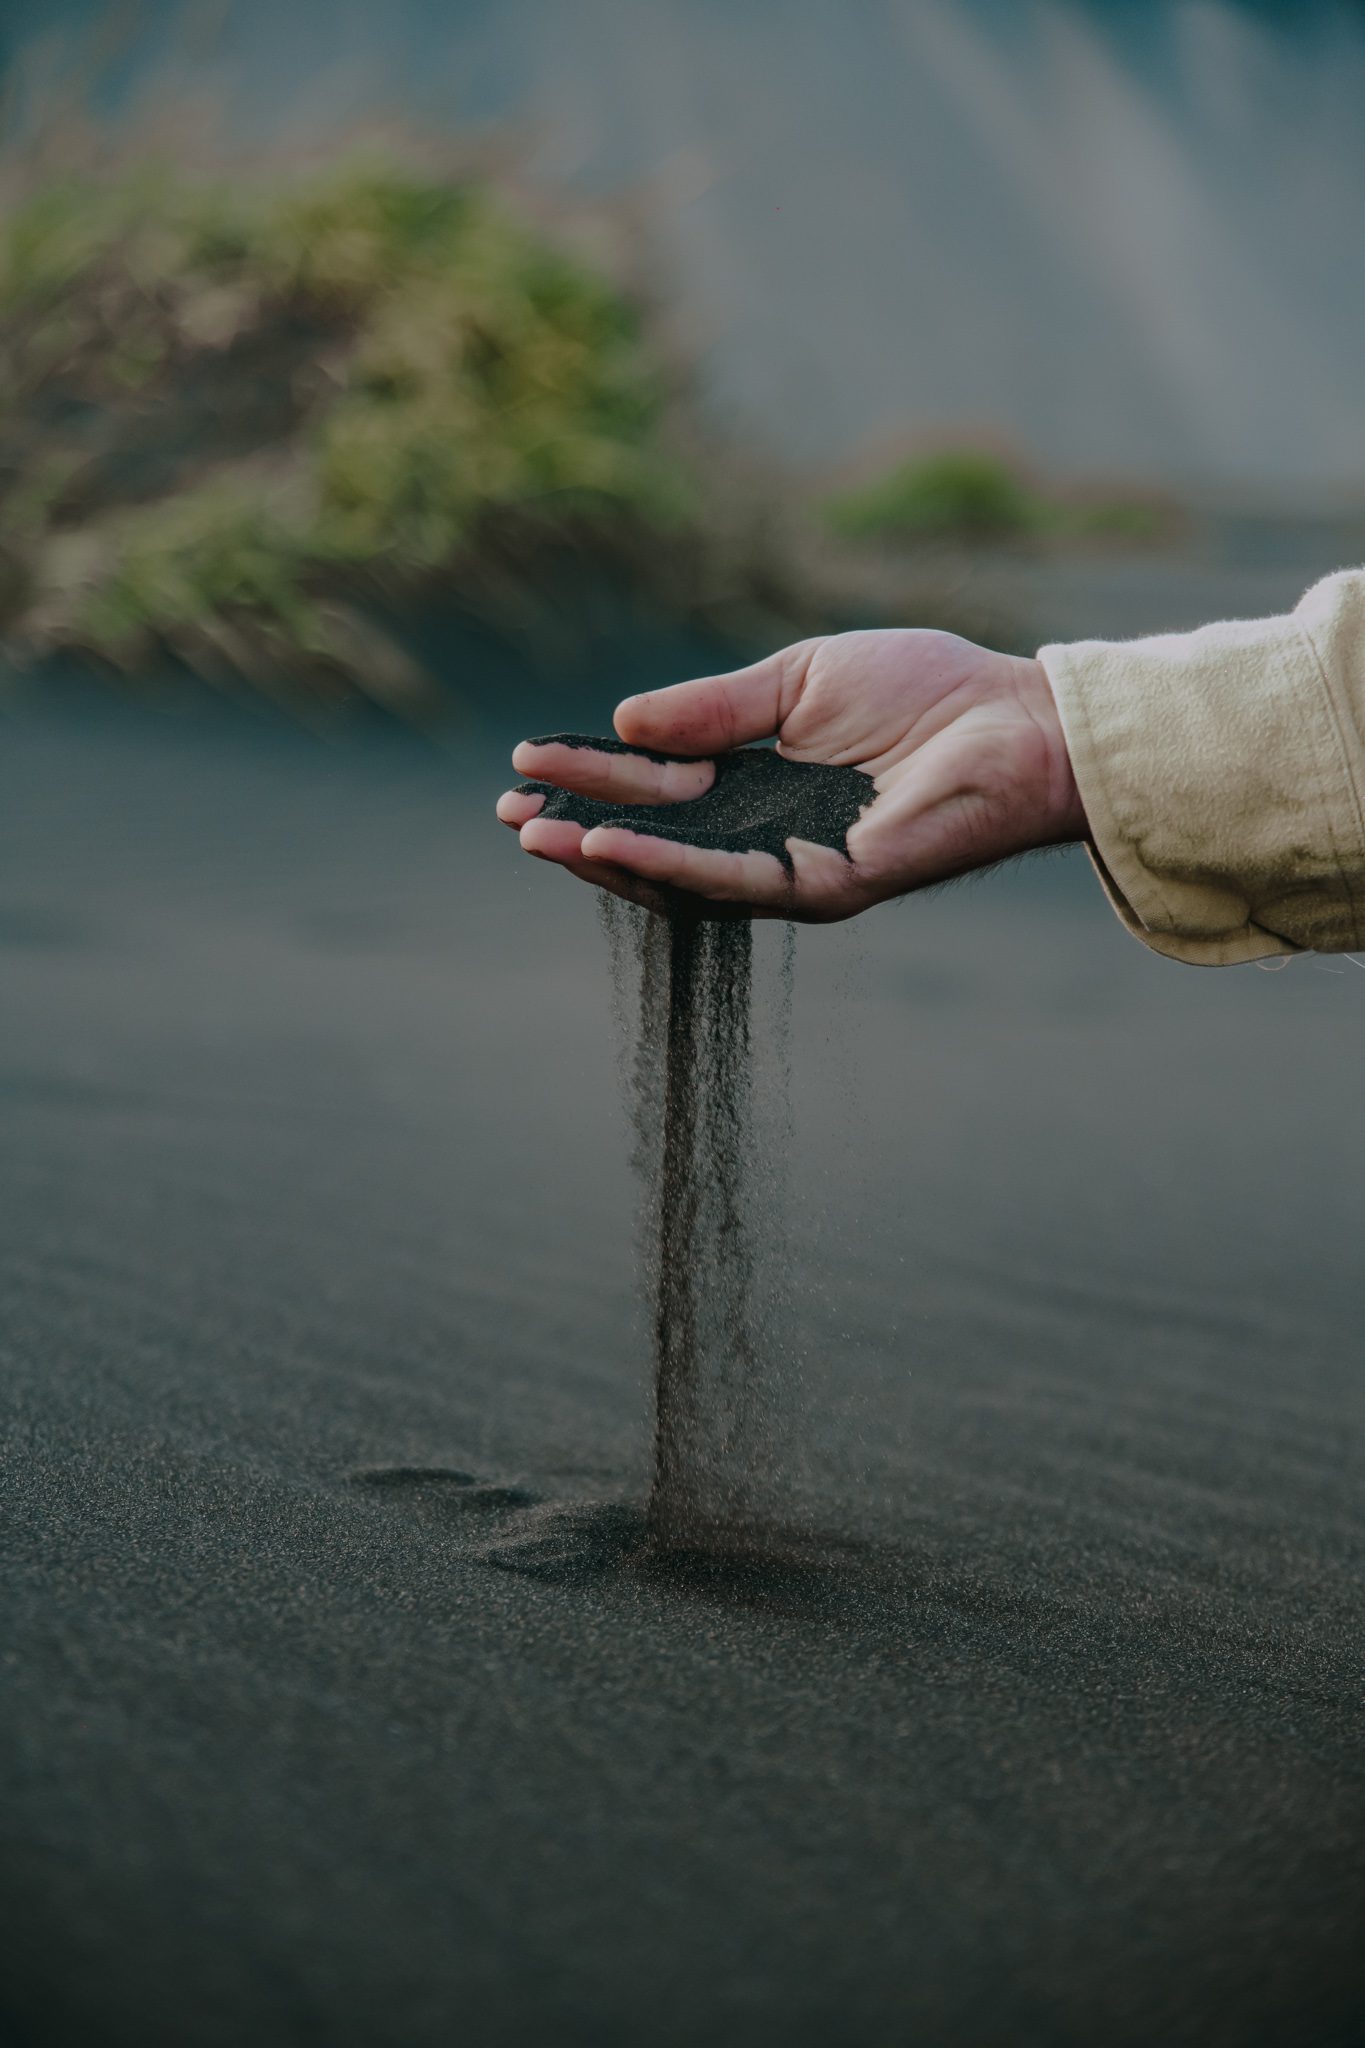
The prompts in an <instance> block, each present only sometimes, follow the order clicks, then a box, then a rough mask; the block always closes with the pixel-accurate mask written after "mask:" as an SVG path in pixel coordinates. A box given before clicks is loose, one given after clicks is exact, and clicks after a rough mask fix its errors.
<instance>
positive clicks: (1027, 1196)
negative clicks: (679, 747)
mask: <svg viewBox="0 0 1365 2048" xmlns="http://www.w3.org/2000/svg"><path fill="white" fill-rule="evenodd" d="M685 672H686V671H685V670H683V669H680V668H676V667H675V668H674V669H673V670H672V673H675V674H676V673H685ZM55 717H56V714H55V713H47V714H40V713H39V712H37V711H35V712H33V713H32V714H26V715H24V716H22V717H21V716H20V715H19V714H18V713H13V714H11V715H10V716H7V717H5V718H4V719H3V721H0V949H2V951H0V991H2V994H0V1096H2V1098H3V1116H4V1130H3V1150H2V1153H0V1304H2V1307H3V1316H2V1319H0V1359H2V1362H3V1401H4V1419H5V1468H4V1513H5V1525H4V1533H3V1559H0V1608H2V1609H3V1612H0V1660H3V1661H2V1662H0V1815H2V1816H3V1842H2V1843H0V1883H2V1887H3V1898H2V1899H0V1908H2V1909H3V1922H2V1923H0V1924H3V1928H4V1941H3V1960H2V1961H0V2034H3V2037H4V2039H5V2040H6V2042H7V2043H9V2042H13V2043H16V2044H19V2048H36V2044H49V2043H56V2042H60V2043H72V2042H78V2043H82V2044H84V2043H92V2042H98V2043H100V2044H101V2048H106V2044H108V2048H123V2044H125V2043H126V2044H133V2043H136V2044H138V2048H161V2044H167V2048H170V2044H175V2048H200V2044H215V2048H217V2044H222V2048H229V2044H230V2048H240V2044H241V2043H242V2042H245V2041H250V2042H253V2043H257V2044H266V2048H275V2044H281V2048H283V2044H290V2048H293V2044H299V2043H308V2044H318V2048H322V2044H326V2048H372V2044H377V2043H383V2044H388V2043H394V2044H401V2048H426V2044H428V2043H430V2044H438V2043H439V2044H442V2048H444V2044H446V2043H449V2042H450V2041H452V2040H461V2041H470V2042H477V2043H479V2044H480V2048H485V2044H508V2048H511V2044H517V2048H521V2044H524V2043H526V2042H527V2041H543V2042H547V2043H549V2042H553V2043H556V2044H578V2043H582V2044H588V2043H592V2044H594V2048H602V2044H611V2048H615V2044H621V2048H626V2044H630V2048H634V2044H636V2043H639V2042H640V2041H641V2040H642V2039H645V2038H648V2039H649V2040H651V2041H654V2042H658V2043H662V2044H679V2048H681V2044H684V2043H686V2044H692V2043H695V2042H697V2041H699V2040H706V2041H714V2042H721V2043H727V2044H728V2043H735V2044H743V2048H750V2044H766V2043H769V2042H773V2043H778V2042H780V2043H782V2044H784V2048H787V2044H793V2043H802V2044H804V2043H808V2042H809V2043H812V2044H817V2043H818V2044H822V2048H823V2044H825V2043H828V2042H831V2041H838V2042H840V2043H848V2044H852V2048H874V2044H875V2048H881V2044H884V2043H888V2042H902V2041H915V2042H917V2043H924V2044H935V2048H937V2044H944V2048H947V2044H953V2048H959V2044H964V2043H969V2044H984V2043H990V2044H994V2043H998V2042H1002V2041H1008V2042H1010V2043H1019V2044H1037V2048H1044V2044H1048V2048H1050V2044H1054V2043H1070V2044H1076V2048H1081V2044H1087V2048H1088V2044H1089V2043H1091V2042H1097V2041H1103V2042H1105V2043H1119V2044H1135V2048H1136V2044H1141V2048H1150V2044H1151V2043H1153V2042H1156V2041H1160V2042H1162V2043H1165V2044H1170V2043H1177V2044H1196V2043H1197V2044H1200V2048H1269V2044H1275V2048H1284V2044H1295V2048H1310V2044H1311V2048H1329V2044H1330V2048H1345V2044H1347V2043H1348V2042H1355V2041H1358V2040H1359V2038H1360V2036H1361V2026H1362V2019H1365V1970H1363V1969H1362V1964H1361V1959H1360V1949H1359V1930H1360V1925H1361V1920H1362V1910H1363V1909H1365V1764H1363V1763H1362V1746H1361V1728H1362V1720H1361V1698H1362V1681H1363V1678H1365V1672H1363V1669H1362V1666H1363V1662H1365V1659H1363V1653H1362V1642H1363V1641H1365V1595H1363V1594H1362V1583H1363V1582H1365V1545H1363V1543H1362V1533H1361V1531H1362V1522H1361V1513H1360V1509H1361V1500H1362V1484H1361V1480H1362V1443H1363V1442H1365V1390H1363V1389H1362V1375H1361V1359H1360V1253H1359V1219H1360V1216H1361V1215H1362V1213H1365V1145H1362V1143H1361V1118H1360V1114H1359V1110H1358V1104H1359V1100H1360V1082H1359V1072H1360V1044H1361V1033H1362V1029H1363V1028H1365V976H1362V975H1361V974H1360V973H1359V972H1358V971H1357V970H1355V969H1353V968H1350V967H1348V966H1346V965H1345V964H1344V963H1326V964H1325V965H1322V966H1317V967H1315V966H1314V965H1313V963H1311V962H1309V961H1298V962H1295V964H1294V965H1293V966H1292V967H1291V968H1290V969H1289V970H1288V971H1286V972H1285V973H1283V974H1277V975H1268V974H1260V973H1256V972H1254V971H1249V972H1246V973H1233V974H1228V975H1203V976H1200V975H1193V974H1187V973H1182V972H1181V971H1180V970H1178V969H1175V968H1169V967H1163V966H1161V965H1160V964H1158V963H1155V962H1152V961H1150V960H1148V959H1147V958H1146V957H1145V956H1144V955H1143V954H1142V953H1141V952H1140V950H1139V948H1138V947H1136V946H1135V945H1133V943H1132V941H1131V940H1129V939H1128V938H1127V937H1126V936H1125V935H1124V934H1123V933H1122V932H1120V931H1119V930H1118V929H1117V927H1116V926H1115V925H1114V924H1113V922H1112V920H1111V918H1110V914H1109V912H1108V911H1107V910H1106V908H1105V907H1104V905H1103V903H1102V902H1101V901H1100V900H1099V896H1098V892H1097V891H1096V889H1095V887H1094V884H1093V882H1092V881H1091V880H1090V878H1089V877H1088V876H1087V875H1086V874H1085V872H1084V870H1083V868H1081V867H1080V866H1079V865H1074V864H1073V863H1072V862H1071V861H1070V860H1062V861H1059V862H1057V863H1055V864H1038V865H1034V866H1031V867H1030V866H1027V865H1026V866H1025V867H1023V868H1021V869H1020V870H1019V871H1018V872H1016V873H1014V874H1011V875H1009V876H1007V877H1000V878H998V879H997V880H995V881H992V882H989V883H986V884H983V885H982V886H981V887H980V888H979V889H974V890H967V891H958V892H952V893H949V894H946V895H944V896H943V897H942V898H939V899H935V900H925V899H921V900H919V901H916V902H915V903H914V904H911V905H906V906H905V907H904V908H902V909H888V910H886V911H883V912H879V913H876V914H875V915H874V916H873V917H870V918H868V919H867V920H864V921H862V925H863V929H862V931H861V933H859V931H858V930H857V929H856V928H853V929H850V930H848V931H841V930H838V929H836V930H832V931H828V932H826V931H822V932H820V933H819V934H818V935H816V936H815V937H813V938H812V939H811V940H810V941H809V942H805V941H803V944H802V953H801V973H800V985H799V988H798V1001H797V1006H796V1018H795V1024H796V1041H795V1046H794V1054H793V1057H794V1073H795V1078H796V1084H797V1085H796V1088H795V1092H794V1121H795V1127H796V1128H795V1148H796V1149H795V1166H796V1171H797V1183H798V1186H799V1187H800V1188H801V1189H803V1190H804V1191H805V1198H806V1208H805V1211H804V1214H803V1216H801V1217H798V1220H797V1227H796V1237H797V1242H796V1250H797V1253H798V1264H799V1269H800V1275H801V1279H802V1281H803V1284H804V1290H805V1291H804V1297H803V1298H804V1302H805V1308H804V1311H803V1314H804V1327H803V1336H804V1340H805V1342H804V1361H803V1387H804V1392H803V1409H802V1413H803V1417H804V1421H805V1428H804V1432H803V1436H802V1439H801V1443H800V1445H799V1446H798V1447H797V1448H798V1449H799V1450H800V1451H801V1452H802V1454H803V1456H804V1461H805V1462H804V1464H801V1465H799V1466H797V1467H794V1469H793V1470H792V1472H791V1473H790V1475H789V1477H790V1482H791V1484H792V1486H793V1487H794V1488H795V1489H796V1490H797V1491H798V1493H799V1495H800V1498H801V1502H802V1505H803V1508H804V1511H805V1513H806V1515H807V1517H808V1520H809V1522H810V1523H811V1525H812V1526H818V1525H821V1524H824V1525H826V1526H832V1527H833V1528H835V1529H836V1530H837V1531H838V1532H839V1536H840V1539H841V1542H840V1543H839V1544H835V1543H831V1544H830V1545H829V1546H828V1548H827V1550H826V1551H825V1553H824V1562H823V1566H822V1567H821V1568H816V1567H815V1566H809V1567H804V1568H803V1567H802V1566H801V1565H800V1564H799V1563H798V1564H794V1565H792V1566H790V1567H772V1568H766V1569H765V1568H761V1567H759V1566H753V1567H751V1568H749V1569H741V1568H729V1567H724V1568H714V1569H710V1570H708V1568H707V1566H706V1563H705V1560H704V1559H703V1560H701V1561H697V1560H684V1561H682V1562H681V1563H679V1564H677V1565H674V1566H670V1565H669V1564H668V1563H667V1562H666V1561H663V1562H659V1561H656V1562H655V1563H654V1564H652V1565H647V1566H645V1567H637V1566H635V1565H633V1564H631V1563H630V1561H629V1560H630V1558H631V1557H632V1555H634V1554H635V1553H637V1552H638V1549H639V1547H640V1541H641V1532H642V1524H643V1518H644V1515H645V1512H646V1501H647V1495H648V1485H649V1470H650V1459H651V1446H650V1442H649V1436H648V1399H647V1388H646V1386H645V1385H644V1383H643V1381H642V1378H641V1376H640V1370H639V1368H640V1363H641V1361H642V1359H644V1358H647V1356H648V1348H649V1332H648V1330H647V1329H644V1328H642V1327H641V1326H640V1324H639V1321H638V1316H637V1311H636V1306H635V1304H636V1291H635V1276H634V1273H633V1271H632V1266H631V1258H630V1237H631V1231H632V1224H633V1219H634V1216H635V1213H636V1201H637V1196H636V1189H635V1185H634V1183H633V1181H632V1179H631V1176H630V1174H629V1171H628V1162H627V1150H628V1146H627V1141H626V1135H625V1133H624V1132H623V1129H622V1125H621V1119H620V1115H619V1110H618V1107H617V1089H616V1078H615V1073H614V1070H613V1061H612V1054H611V1036H612V1034H611V1030H610V1025H609V1020H608V1017H607V1013H606V988H605V983H606V976H605V975H604V973H603V966H602V953H601V945H600V940H599V937H598V934H597V932H596V929H595V924H594V912H593V908H592V904H591V902H590V900H589V898H588V894H587V892H586V891H582V892H579V891H577V890H576V888H575V887H574V885H572V884H570V883H569V882H567V881H566V880H565V878H564V877H563V876H561V875H558V874H555V873H552V872H550V871H548V870H547V869H545V868H543V867H541V866H539V865H537V864H535V863H529V862H524V861H520V860H519V859H518V857H517V853H516V847H515V843H514V842H513V841H512V839H511V835H510V834H503V835H501V836H499V835H498V832H497V828H496V827H495V826H494V825H492V824H491V822H490V817H489V807H490V805H491V803H492V800H493V798H494V796H495V795H496V794H497V791H498V790H499V789H500V788H501V787H502V782H501V779H500V765H499V764H500V762H501V761H502V760H503V759H504V758H505V752H504V747H505V742H502V741H500V742H499V746H498V748H497V749H496V750H490V753H489V756H488V759H487V761H486V762H483V763H477V762H476V763H474V764H472V765H471V766H470V767H469V768H468V770H467V771H466V772H465V773H464V774H463V775H461V774H460V773H458V772H456V771H453V770H452V769H450V768H449V767H446V768H439V767H437V766H434V765H432V764H431V763H429V762H424V761H423V760H422V759H421V758H419V757H418V756H417V755H416V754H415V753H409V752H408V751H406V750H404V749H402V748H401V747H399V746H397V745H396V744H395V745H393V746H391V747H389V748H384V747H382V746H381V747H378V748H376V747H374V746H372V745H369V744H368V743H367V745H366V746H365V747H364V748H359V747H358V748H357V749H356V750H355V751H354V752H351V751H349V750H348V749H346V748H345V747H341V746H338V747H334V748H331V749H326V748H319V747H318V746H316V744H313V743H307V742H304V741H303V740H297V741H294V740H274V739H270V738H269V737H268V736H264V735H257V736H255V737H253V736H252V735H251V734H250V733H249V732H242V731H238V730H236V729H234V728H232V727H230V726H229V725H227V724H226V723H224V725H223V726H222V728H221V729H219V730H216V731H213V732H211V733H208V734H205V733H204V732H202V731H200V730H198V729H197V728H196V726H195V724H194V722H193V721H190V720H186V721H182V722H180V723H179V724H177V723H176V722H175V721H172V720H168V721H167V722H166V724H165V725H164V726H161V727H156V726H150V725H149V728H148V730H145V731H144V730H141V729H139V725H138V722H137V721H136V720H135V719H134V718H133V717H132V716H131V714H130V715H129V716H128V717H127V718H116V717H115V716H114V715H113V713H112V712H110V713H109V715H108V716H107V718H105V720H104V721H103V723H100V722H97V721H95V720H93V719H92V720H88V721H87V722H86V723H85V724H84V725H83V726H82V727H81V728H80V729H78V730H77V731H76V732H75V733H68V732H61V731H58V730H55V729H54V720H55ZM490 840H491V844H490ZM509 935H510V938H509ZM777 938H778V933H777V931H775V930H773V929H770V930H769V931H768V932H767V933H763V932H759V933H757V934H756V935H755V960H754V967H755V971H756V973H758V974H759V975H760V976H762V975H763V974H766V973H768V972H769V971H770V965H771V949H772V947H773V945H774V943H775V942H776V940H777ZM858 953H860V956H861V958H862V959H863V961H864V963H865V964H864V968H863V971H862V987H861V993H860V992H858V991H857V990H856V989H855V991H854V992H853V993H852V994H849V993H848V992H847V991H846V990H845V991H843V992H842V993H841V991H840V984H841V981H842V978H843V977H844V975H845V973H846V969H847V963H848V962H849V961H850V960H851V959H853V958H854V957H855V955H857V954H858ZM1334 968H1335V969H1336V970H1338V971H1335V972H1334V971H1329V970H1331V969H1334ZM547 1024H548V1026H549V1027H551V1029H552V1039H553V1045H552V1050H551V1051H550V1052H549V1053H547ZM841 1075H842V1076H843V1077H844V1082H843V1087H842V1092H841V1089H840V1086H839V1082H840V1076H841Z"/></svg>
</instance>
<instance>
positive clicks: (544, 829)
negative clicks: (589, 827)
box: [521, 817, 584, 861]
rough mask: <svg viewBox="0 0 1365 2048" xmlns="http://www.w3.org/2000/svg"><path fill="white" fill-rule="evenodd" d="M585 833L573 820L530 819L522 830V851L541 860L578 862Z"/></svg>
mask: <svg viewBox="0 0 1365 2048" xmlns="http://www.w3.org/2000/svg"><path fill="white" fill-rule="evenodd" d="M583 831H584V828H583V826H582V825H575V824H574V822H573V820H572V818H539V817H537V818H528V819H527V821H526V823H525V824H524V825H523V826H522V828H521V850H522V852H523V853H533V854H535V855H536V857H537V859H539V860H557V861H566V860H577V859H578V858H579V855H580V852H581V849H582V845H583Z"/></svg>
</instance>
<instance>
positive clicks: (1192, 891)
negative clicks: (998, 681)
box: [1039, 570, 1365, 966]
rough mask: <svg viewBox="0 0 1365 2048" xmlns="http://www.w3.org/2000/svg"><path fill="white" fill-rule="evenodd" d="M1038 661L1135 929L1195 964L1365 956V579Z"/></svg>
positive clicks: (1098, 858)
mask: <svg viewBox="0 0 1365 2048" xmlns="http://www.w3.org/2000/svg"><path fill="white" fill-rule="evenodd" d="M1039 659H1040V661H1041V662H1042V663H1043V666H1044V668H1045V669H1046V670H1047V674H1048V678H1049V680H1050V682H1051V684H1052V689H1053V692H1054V694H1055V696H1056V699H1057V706H1058V709H1059V711H1060V713H1061V719H1062V726H1063V729H1064V731H1065V733H1066V740H1067V745H1068V747H1069V749H1070V752H1071V762H1072V767H1073V769H1074V770H1075V775H1076V782H1077V785H1078V787H1079V789H1080V794H1081V801H1082V803H1083V804H1084V806H1085V813H1086V817H1087V818H1088V820H1089V823H1090V834H1091V842H1092V843H1091V851H1092V854H1093V857H1094V860H1095V865H1096V867H1097V868H1098V869H1099V873H1100V878H1101V880H1102V881H1103V883H1104V885H1105V888H1106V890H1107V891H1108V893H1109V898H1110V901H1111V902H1112V903H1113V905H1114V908H1115V909H1116V910H1117V912H1118V914H1119V916H1120V917H1121V918H1122V919H1123V921H1124V923H1125V924H1126V925H1127V926H1128V929H1129V930H1130V931H1132V932H1134V933H1136V935H1137V937H1138V938H1140V939H1142V940H1143V941H1144V942H1145V943H1146V944H1147V945H1149V946H1153V947H1155V949H1156V950H1157V952H1159V953H1167V954H1169V955H1170V956H1171V958H1172V959H1174V960H1188V961H1193V962H1195V963H1197V964H1199V965H1203V966H1222V965H1225V964H1228V963H1230V962H1233V961H1238V960H1259V959H1263V958H1265V957H1266V956H1267V955H1269V954H1272V953H1296V952H1300V951H1302V950H1304V949H1306V948H1311V949H1313V950H1315V951H1317V952H1320V953H1339V952H1349V951H1352V950H1354V949H1355V948H1356V947H1362V946H1365V811H1362V793H1365V570H1347V571H1344V572H1343V573H1342V574H1340V575H1337V576H1329V577H1327V578H1326V580H1325V581H1324V582H1322V583H1318V584H1316V585H1315V586H1314V588H1313V589H1312V590H1310V591H1309V593H1308V595H1307V596H1306V597H1305V598H1304V599H1303V601H1302V603H1301V604H1300V605H1299V606H1298V607H1297V609H1296V610H1295V611H1293V612H1291V613H1290V614H1289V616H1288V617H1287V618H1280V619H1258V620H1239V621H1235V622H1233V623H1231V624H1228V625H1220V626H1205V627H1203V628H1202V629H1201V630H1200V631H1199V632H1197V633H1179V634H1174V633H1173V634H1166V635H1163V636H1162V637H1160V638H1158V639H1153V640H1130V641H1120V642H1108V641H1101V640H1082V641H1078V642H1076V643H1075V644H1074V645H1071V646H1065V647H1044V648H1042V649H1041V650H1040V652H1039Z"/></svg>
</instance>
